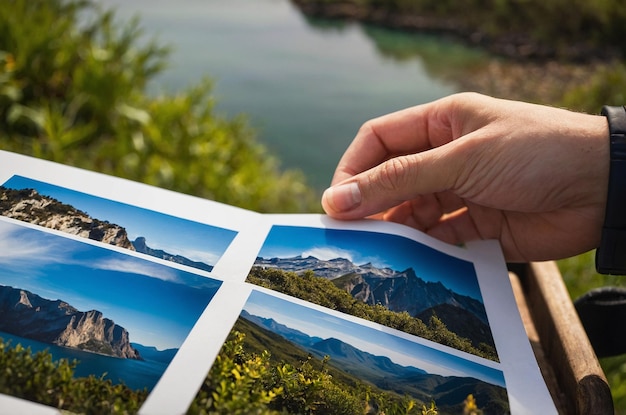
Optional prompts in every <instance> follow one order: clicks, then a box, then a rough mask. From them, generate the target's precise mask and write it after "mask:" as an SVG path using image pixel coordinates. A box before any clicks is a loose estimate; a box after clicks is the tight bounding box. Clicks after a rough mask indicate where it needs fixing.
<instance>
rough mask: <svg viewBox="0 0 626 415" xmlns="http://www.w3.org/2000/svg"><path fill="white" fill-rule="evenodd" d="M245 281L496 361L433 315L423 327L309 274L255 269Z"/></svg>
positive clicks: (405, 315)
mask: <svg viewBox="0 0 626 415" xmlns="http://www.w3.org/2000/svg"><path fill="white" fill-rule="evenodd" d="M247 281H248V282H250V283H252V284H256V285H259V286H261V287H265V288H269V289H272V290H276V291H280V292H282V293H285V294H287V295H291V296H294V297H297V298H300V299H303V300H305V301H310V302H312V303H315V304H318V305H321V306H324V307H327V308H330V309H332V310H337V311H340V312H342V313H346V314H350V315H353V316H356V317H361V318H364V319H366V320H370V321H374V322H376V323H380V324H383V325H385V326H387V327H391V328H394V329H398V330H401V331H403V332H405V333H409V334H414V335H416V336H420V337H423V338H425V339H428V340H432V341H436V342H438V343H441V344H444V345H446V346H450V347H454V348H455V349H458V350H462V351H465V352H468V353H472V354H475V355H477V356H482V357H485V358H487V359H491V360H496V361H497V360H498V357H497V355H496V353H495V349H493V348H490V347H484V346H482V347H479V348H477V347H474V346H473V345H472V343H471V341H469V340H468V339H466V338H463V337H460V336H458V335H457V334H455V333H453V332H452V331H450V330H448V328H447V327H446V326H445V324H444V323H443V322H442V321H441V320H440V319H439V318H437V317H436V316H433V317H432V318H431V319H430V322H429V324H428V325H426V324H424V322H423V321H422V320H420V319H419V318H416V317H412V316H411V315H410V314H409V313H407V312H406V311H404V312H396V311H391V310H389V309H388V308H387V307H385V306H383V305H381V304H376V305H369V304H366V303H365V302H363V301H361V300H357V299H355V298H353V297H352V296H351V295H350V293H348V292H347V291H344V290H342V289H340V288H337V287H336V286H335V285H334V284H333V283H332V282H331V281H329V280H327V279H325V278H319V277H317V276H315V274H314V273H313V272H311V271H307V272H305V273H304V274H302V275H298V274H296V273H293V272H286V271H282V270H280V269H276V268H266V269H263V268H261V267H254V268H253V269H252V270H251V271H250V274H249V275H248V278H247Z"/></svg>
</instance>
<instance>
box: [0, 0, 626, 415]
mask: <svg viewBox="0 0 626 415" xmlns="http://www.w3.org/2000/svg"><path fill="white" fill-rule="evenodd" d="M623 39H626V8H625V7H623V4H622V3H621V0H601V1H594V2H588V1H587V0H567V1H566V0H467V1H464V2H458V1H454V0H413V1H407V0H341V1H339V0H336V1H335V0H186V1H180V2H171V1H165V0H94V1H83V0H49V1H43V0H3V1H2V2H0V148H1V149H5V150H10V151H15V152H18V153H23V154H29V155H33V156H36V157H41V158H46V159H50V160H54V161H58V162H61V163H65V164H72V165H76V166H79V167H82V168H87V169H90V170H97V171H101V172H104V173H107V174H113V175H117V176H121V177H126V178H129V179H132V180H137V181H142V182H146V183H149V184H153V185H156V186H160V187H164V188H169V189H173V190H176V191H179V192H184V193H189V194H193V195H197V196H200V197H205V198H210V199H214V200H218V201H220V202H224V203H229V204H233V205H236V206H241V207H243V208H247V209H253V210H256V211H260V212H319V211H320V206H319V197H320V194H321V192H322V191H323V189H324V188H325V187H326V186H327V185H328V184H329V183H330V179H331V176H332V173H333V171H334V167H335V165H336V163H337V161H338V160H339V158H340V156H341V154H342V153H343V151H344V150H345V148H346V147H347V146H348V144H349V143H350V141H351V140H352V138H353V137H354V134H355V133H356V131H357V130H358V128H359V127H360V125H361V124H362V123H363V122H365V121H367V120H368V119H370V118H372V117H376V116H379V115H383V114H385V113H389V112H392V111H395V110H399V109H402V108H405V107H408V106H412V105H416V104H420V103H424V102H427V101H431V100H434V99H437V98H439V97H443V96H445V95H448V94H451V93H454V92H459V91H477V92H482V93H486V94H490V95H494V96H497V97H502V98H509V99H520V100H525V101H530V102H536V103H542V104H549V105H555V106H560V107H566V108H570V109H573V110H579V111H586V112H590V113H598V112H599V110H600V108H601V106H602V105H604V104H609V105H621V104H624V103H626V66H625V64H624V62H625V60H624V59H625V56H626V55H625V52H626V43H625V42H624V41H623ZM558 265H559V268H560V269H561V272H562V274H563V276H564V278H565V281H566V283H567V286H568V289H569V291H570V294H571V296H572V298H573V299H575V298H577V297H578V296H580V295H582V294H584V293H585V292H587V291H588V290H590V289H592V288H594V287H599V286H606V285H624V283H623V278H622V277H605V276H600V275H598V274H596V273H595V272H594V266H593V252H590V253H587V254H584V255H581V256H578V257H575V258H571V259H567V260H563V261H559V263H558ZM601 363H602V365H603V368H604V369H605V371H606V374H607V378H608V379H609V382H610V383H611V387H612V391H613V396H614V401H615V405H616V408H617V411H616V412H617V413H625V414H626V382H623V380H624V378H626V359H625V358H624V357H623V356H617V357H613V358H604V359H602V361H601Z"/></svg>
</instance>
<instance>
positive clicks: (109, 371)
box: [0, 331, 168, 390]
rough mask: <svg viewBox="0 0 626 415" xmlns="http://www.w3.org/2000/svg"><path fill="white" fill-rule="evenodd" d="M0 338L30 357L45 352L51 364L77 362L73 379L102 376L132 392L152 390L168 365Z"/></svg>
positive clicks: (10, 335) (1, 336)
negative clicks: (26, 350)
mask: <svg viewBox="0 0 626 415" xmlns="http://www.w3.org/2000/svg"><path fill="white" fill-rule="evenodd" d="M0 338H2V339H3V340H4V342H5V343H7V342H9V341H10V344H9V346H10V347H12V348H13V347H16V346H17V345H18V344H20V345H22V347H24V348H28V347H30V349H31V352H32V353H33V354H34V353H36V352H40V351H43V350H47V351H48V352H50V354H51V355H52V360H53V361H57V360H60V359H67V360H68V361H70V362H72V361H74V360H77V361H78V364H77V365H76V368H75V370H74V377H75V378H80V377H89V376H90V375H94V376H95V377H96V378H99V377H100V376H102V375H104V379H110V380H111V382H113V383H114V384H118V383H124V384H125V385H126V386H128V387H129V388H131V389H134V390H142V389H144V388H146V389H148V390H152V388H153V387H154V385H156V383H157V382H158V381H159V379H160V378H161V376H162V375H163V372H165V369H166V368H167V365H168V363H164V362H156V361H150V360H143V361H142V360H133V359H120V358H116V357H111V356H104V355H100V354H96V353H89V352H84V351H82V350H76V349H71V348H68V347H59V346H55V345H53V344H48V343H42V342H38V341H35V340H30V339H25V338H23V337H19V336H14V335H12V334H9V333H4V332H1V331H0Z"/></svg>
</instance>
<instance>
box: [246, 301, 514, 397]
mask: <svg viewBox="0 0 626 415" xmlns="http://www.w3.org/2000/svg"><path fill="white" fill-rule="evenodd" d="M244 310H246V311H247V312H248V313H250V314H252V315H255V316H259V317H262V318H271V319H273V320H274V321H276V322H278V323H280V324H283V325H285V326H287V327H289V328H291V329H295V330H298V331H301V332H303V333H305V334H307V335H309V336H311V337H320V338H322V339H329V338H335V339H339V340H341V341H343V342H344V343H347V344H350V345H351V346H353V347H356V348H357V349H359V350H361V351H364V352H368V353H371V354H373V355H376V356H387V357H388V358H390V359H391V360H392V361H393V362H394V363H396V364H399V365H402V366H413V367H416V368H418V369H422V370H425V371H426V372H428V373H430V374H438V375H441V376H462V377H473V378H476V379H480V380H483V381H485V382H488V383H491V384H493V385H498V386H502V387H505V381H504V374H503V373H502V372H501V371H500V370H497V369H494V368H492V367H489V366H484V365H481V364H479V363H476V362H473V361H471V360H466V359H463V358H460V357H458V356H454V355H451V354H448V353H445V352H443V351H441V350H437V349H434V348H431V347H428V346H425V345H422V344H419V343H415V342H412V341H410V340H407V339H404V338H401V337H398V336H395V335H393V334H389V333H385V332H383V331H379V330H376V329H373V328H370V327H366V326H362V325H360V324H357V323H354V322H351V321H348V320H344V319H341V318H337V317H334V316H331V315H329V314H326V313H323V312H320V311H317V310H314V309H311V308H308V307H304V306H301V305H299V304H295V303H292V302H290V301H286V300H283V299H281V298H278V297H274V296H272V295H269V294H265V293H262V292H260V291H257V290H252V293H251V294H250V297H249V298H248V301H247V302H246V305H245V306H244ZM270 352H271V350H270Z"/></svg>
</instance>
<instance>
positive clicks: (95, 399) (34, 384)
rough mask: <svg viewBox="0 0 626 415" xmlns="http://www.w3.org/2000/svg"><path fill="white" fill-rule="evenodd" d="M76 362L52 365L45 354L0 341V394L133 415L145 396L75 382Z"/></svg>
mask: <svg viewBox="0 0 626 415" xmlns="http://www.w3.org/2000/svg"><path fill="white" fill-rule="evenodd" d="M76 364H77V362H76V361H74V362H69V361H68V360H66V359H61V360H59V361H53V360H52V356H51V355H50V353H49V352H48V351H41V352H37V353H32V352H31V350H30V348H24V347H22V346H21V345H19V344H18V345H16V346H15V347H13V346H12V345H11V344H9V343H7V342H4V341H3V340H2V339H0V393H3V394H7V395H12V396H16V397H18V398H23V399H27V400H30V401H34V402H38V403H41V404H44V405H49V406H53V407H55V408H60V409H65V410H68V411H72V412H76V413H88V414H129V413H136V412H137V411H138V410H139V408H140V406H141V404H142V403H143V401H144V400H145V399H146V397H147V396H148V392H147V391H146V390H143V391H134V390H131V389H129V388H128V387H126V386H125V385H124V384H117V385H113V384H112V383H111V381H110V380H104V379H103V378H97V377H95V376H93V375H92V376H89V377H86V378H75V377H74V369H75V367H76Z"/></svg>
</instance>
